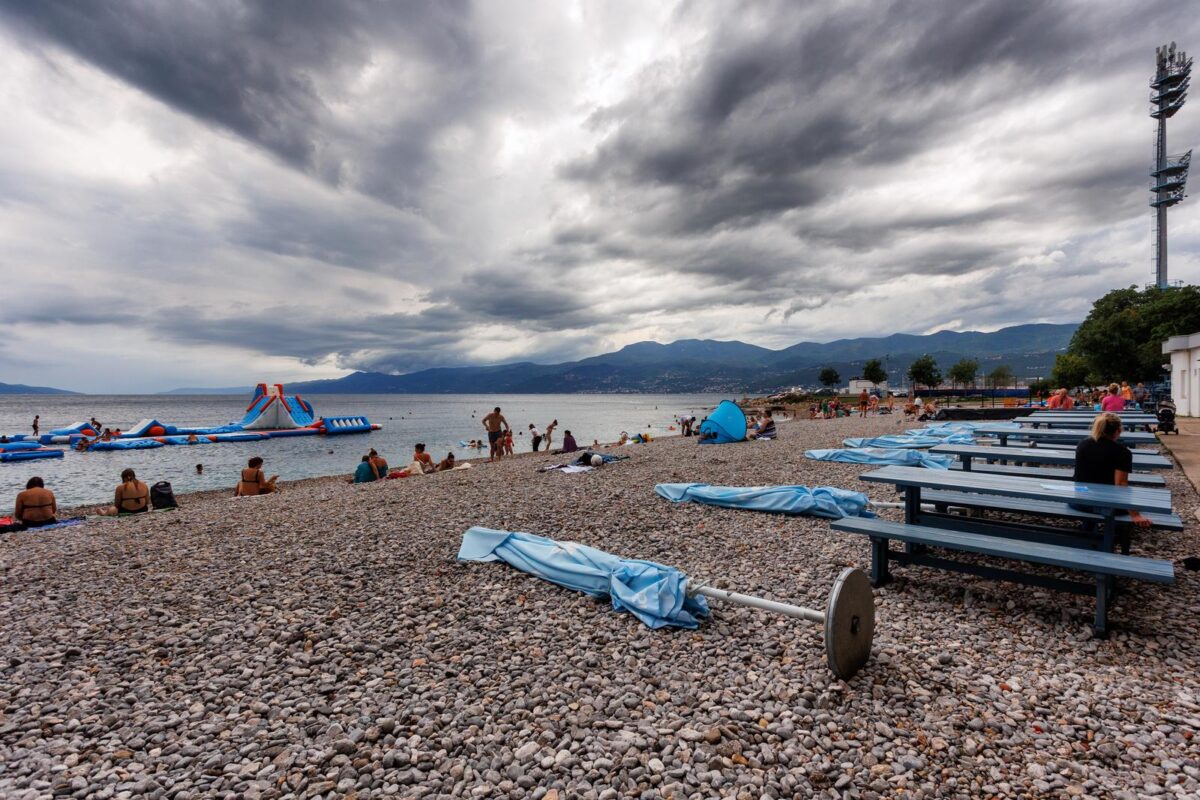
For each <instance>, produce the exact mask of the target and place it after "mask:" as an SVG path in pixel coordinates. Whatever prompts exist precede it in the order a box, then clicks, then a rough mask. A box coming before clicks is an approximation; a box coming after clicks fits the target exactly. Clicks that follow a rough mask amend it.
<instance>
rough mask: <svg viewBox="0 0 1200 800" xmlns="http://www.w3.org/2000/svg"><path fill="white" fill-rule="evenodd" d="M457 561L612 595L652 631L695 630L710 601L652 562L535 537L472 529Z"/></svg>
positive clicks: (677, 574)
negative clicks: (494, 565)
mask: <svg viewBox="0 0 1200 800" xmlns="http://www.w3.org/2000/svg"><path fill="white" fill-rule="evenodd" d="M458 560H459V561H503V562H505V563H506V564H509V565H511V566H513V567H516V568H517V569H519V570H521V571H522V572H528V573H529V574H530V575H536V576H537V577H539V578H543V579H545V580H548V581H551V582H552V583H557V584H558V585H559V586H565V587H567V588H568V589H575V590H576V591H580V592H584V593H586V594H589V595H591V596H592V597H611V598H612V605H613V608H615V609H617V610H618V611H622V610H624V611H628V612H630V613H631V614H633V615H634V616H636V617H637V618H638V619H640V620H641V621H642V622H643V623H645V624H646V625H648V626H650V627H651V628H662V627H665V626H667V625H674V626H677V627H680V628H695V627H697V626H698V625H699V620H698V618H699V617H707V616H708V601H707V600H705V599H704V598H703V597H688V596H687V581H688V578H687V575H685V574H683V573H682V572H680V571H679V570H677V569H675V568H674V567H666V566H663V565H662V564H656V563H655V562H653V561H641V560H638V559H628V558H618V557H617V556H614V555H612V554H611V553H606V552H604V551H603V550H597V549H596V548H594V547H588V546H587V545H582V544H579V543H578V542H556V541H554V540H553V539H547V538H545V537H544V536H535V535H534V534H532V533H514V532H510V531H497V530H492V529H490V528H480V527H474V528H471V529H470V530H468V531H467V532H466V533H465V534H463V541H462V546H461V547H460V548H459V551H458Z"/></svg>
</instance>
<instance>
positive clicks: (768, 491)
mask: <svg viewBox="0 0 1200 800" xmlns="http://www.w3.org/2000/svg"><path fill="white" fill-rule="evenodd" d="M654 491H656V492H657V493H658V494H659V496H660V497H665V498H666V499H667V500H670V501H671V502H672V503H688V502H692V503H703V504H705V505H710V506H721V507H722V508H742V509H746V510H747V511H766V512H770V513H773V514H792V515H796V514H807V515H810V516H814V517H828V518H829V519H841V518H842V517H870V516H874V515H873V514H871V512H869V511H867V510H866V509H867V505H868V504H869V503H870V501H869V500H868V499H867V496H866V495H865V494H863V493H862V492H852V491H849V490H847V489H838V488H836V487H833V486H818V487H817V488H816V489H809V488H808V487H807V486H795V485H793V486H711V485H709V484H707V483H660V484H658V485H657V486H655V487H654Z"/></svg>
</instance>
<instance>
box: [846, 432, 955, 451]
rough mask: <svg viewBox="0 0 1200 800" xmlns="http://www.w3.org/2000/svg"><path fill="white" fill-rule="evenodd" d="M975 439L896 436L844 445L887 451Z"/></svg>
mask: <svg viewBox="0 0 1200 800" xmlns="http://www.w3.org/2000/svg"><path fill="white" fill-rule="evenodd" d="M974 443H975V437H974V436H972V435H971V434H969V433H955V434H951V435H950V436H928V435H921V436H914V435H903V436H900V435H895V436H875V437H870V438H865V439H863V438H851V439H843V440H842V444H844V445H845V446H846V447H856V448H857V447H882V448H885V449H896V448H913V447H917V448H923V447H933V446H934V445H938V444H974Z"/></svg>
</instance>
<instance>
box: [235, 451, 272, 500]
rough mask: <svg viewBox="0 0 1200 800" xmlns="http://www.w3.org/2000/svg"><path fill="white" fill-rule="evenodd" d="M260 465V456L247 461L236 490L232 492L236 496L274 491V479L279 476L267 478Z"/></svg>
mask: <svg viewBox="0 0 1200 800" xmlns="http://www.w3.org/2000/svg"><path fill="white" fill-rule="evenodd" d="M262 465H263V460H262V457H261V456H255V457H254V458H252V459H250V461H248V462H247V464H246V468H245V469H244V470H242V477H241V480H239V481H238V485H237V491H236V492H235V493H234V494H235V495H236V496H238V497H254V496H255V495H260V494H270V493H271V492H273V491H275V481H277V480H279V476H278V475H272V476H271V479H270V480H267V476H266V474H265V473H264V472H263V471H262Z"/></svg>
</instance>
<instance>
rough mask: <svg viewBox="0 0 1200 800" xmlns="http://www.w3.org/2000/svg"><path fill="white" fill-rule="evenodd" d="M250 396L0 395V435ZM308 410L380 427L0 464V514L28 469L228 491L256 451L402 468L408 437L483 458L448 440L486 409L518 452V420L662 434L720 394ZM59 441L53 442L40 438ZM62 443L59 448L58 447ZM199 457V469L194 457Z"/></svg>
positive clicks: (181, 415)
mask: <svg viewBox="0 0 1200 800" xmlns="http://www.w3.org/2000/svg"><path fill="white" fill-rule="evenodd" d="M250 397H251V393H250V392H247V393H246V395H245V396H239V395H145V396H140V395H114V396H105V395H0V434H9V435H11V434H17V433H25V434H28V433H32V428H31V425H32V422H33V416H34V414H38V415H40V416H41V419H40V421H39V424H40V426H41V432H42V433H47V432H49V431H50V430H51V429H53V428H62V427H66V426H68V425H71V424H73V423H76V422H83V421H86V420H88V419H90V418H91V417H95V418H96V419H97V421H99V422H100V424H101V425H103V426H104V427H106V428H114V429H115V428H120V429H122V430H128V429H129V428H131V427H132V426H133V425H134V424H136V423H137V422H139V421H140V420H143V419H147V418H153V419H157V420H158V421H159V422H162V423H163V424H168V425H181V426H189V427H193V426H210V425H223V424H226V423H228V422H233V421H237V420H240V419H241V418H242V415H243V414H244V413H245V411H246V406H247V404H248V403H249V402H250ZM305 399H306V400H308V401H309V402H311V403H312V404H313V407H314V409H315V410H316V413H317V415H318V416H330V417H333V416H349V415H352V414H362V415H365V416H366V417H367V418H368V419H370V420H371V422H375V423H379V424H381V425H382V426H383V429H382V430H379V431H375V432H373V433H369V434H366V433H364V434H348V435H343V436H297V437H285V438H280V439H270V440H267V441H258V442H226V443H221V444H198V445H190V446H187V445H180V446H174V447H171V446H168V447H159V448H155V449H153V450H135V451H109V452H95V453H78V452H74V451H71V450H68V451H67V452H66V454H65V455H64V457H63V458H61V459H49V458H47V459H40V460H37V461H18V462H9V463H0V514H3V513H8V512H9V511H11V509H12V507H13V502H14V499H15V497H16V495H17V492H19V491H20V490H21V489H24V488H25V482H26V481H27V480H29V478H30V477H31V476H33V475H40V476H41V477H42V478H43V479H44V480H45V481H46V486H47V487H48V488H50V489H52V490H53V491H54V493H55V495H56V497H57V498H58V502H59V505H60V506H63V507H68V506H73V505H80V504H84V503H89V504H90V503H104V502H111V500H112V494H113V489H114V488H115V487H116V485H117V484H118V483H120V474H121V470H123V469H125V468H126V467H132V468H133V469H134V470H135V471H136V472H137V475H138V478H140V479H141V480H143V481H145V482H147V483H150V484H153V483H155V482H157V481H162V480H165V481H170V482H171V485H172V487H173V488H174V490H175V492H176V493H183V492H193V491H200V490H205V489H217V488H228V489H229V490H230V491H231V492H232V491H233V487H234V485H235V484H236V483H237V477H238V472H239V470H240V469H241V468H242V467H244V466H245V465H246V460H247V459H249V458H250V457H251V456H256V455H258V456H262V457H263V459H264V460H265V462H266V463H265V464H264V465H263V469H264V471H265V472H266V473H267V475H275V474H278V475H279V477H280V480H283V481H288V480H298V479H300V478H314V477H320V476H324V475H346V474H349V473H351V472H353V471H354V468H355V467H356V466H357V465H358V462H359V460H360V459H361V458H362V456H363V455H364V454H365V453H366V452H367V450H368V449H370V448H375V449H376V450H378V451H379V453H380V454H381V455H383V457H384V458H386V459H387V461H388V463H389V464H390V465H391V466H392V467H394V468H402V467H404V466H406V465H407V464H408V463H409V461H410V460H411V457H412V452H413V445H414V444H416V443H417V442H424V443H425V446H426V449H427V450H428V451H429V452H430V453H432V454H433V457H434V459H436V460H441V459H442V458H443V457H445V455H446V453H448V452H453V453H454V455H455V457H456V458H460V459H461V458H475V457H480V456H483V457H486V456H487V451H486V450H483V451H476V450H474V449H467V448H464V447H461V446H460V445H459V442H460V441H470V440H471V439H485V440H486V437H487V434H486V432H485V431H484V428H483V422H482V420H483V417H484V415H486V414H487V413H488V412H490V411H491V410H492V409H493V408H494V407H496V406H500V407H501V409H502V413H503V414H504V416H505V418H506V419H507V420H508V422H509V424H510V425H511V426H512V428H513V441H514V449H515V450H516V451H517V452H528V451H529V450H530V437H529V423H531V422H532V423H533V424H534V425H536V426H537V428H538V430H539V431H541V432H545V429H546V425H547V424H549V423H550V421H551V420H553V419H557V420H558V427H557V429H556V430H555V433H554V444H555V446H558V445H561V443H562V437H563V434H564V432H566V431H567V430H570V431H571V432H572V433H573V434H574V436H575V439H576V441H577V442H578V443H579V445H580V446H581V447H587V446H588V445H590V444H591V443H592V441H593V440H594V439H596V440H599V441H600V442H613V441H616V440H617V438H618V437H619V436H620V434H621V432H622V431H627V432H628V433H630V434H631V435H632V434H634V433H639V432H640V433H646V432H649V433H650V434H651V435H654V436H666V435H673V434H675V433H677V431H672V430H670V426H672V425H675V424H676V418H677V417H678V416H679V415H681V414H685V413H688V414H694V415H695V416H696V417H697V419H699V418H702V417H704V416H705V415H706V414H707V413H708V412H709V411H711V410H712V409H713V408H714V407H715V406H716V404H717V403H719V402H720V401H721V400H722V399H724V398H723V396H721V395H708V394H704V395H682V394H618V395H580V394H548V395H541V394H539V395H378V394H371V395H341V394H339V395H311V396H308V395H306V396H305ZM51 446H52V447H59V446H60V445H51ZM61 446H62V447H64V448H65V445H61ZM197 464H203V465H204V471H203V474H198V473H197V472H196V465H197Z"/></svg>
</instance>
